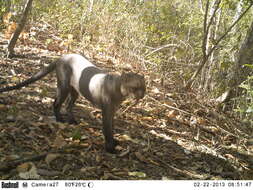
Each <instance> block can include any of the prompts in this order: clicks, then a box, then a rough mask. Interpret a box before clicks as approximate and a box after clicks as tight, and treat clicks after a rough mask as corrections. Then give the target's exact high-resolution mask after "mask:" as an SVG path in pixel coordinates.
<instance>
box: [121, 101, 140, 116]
mask: <svg viewBox="0 0 253 190" xmlns="http://www.w3.org/2000/svg"><path fill="white" fill-rule="evenodd" d="M137 104H138V101H135V102H134V103H133V104H131V105H129V106H128V107H127V108H126V109H125V110H124V111H122V112H121V114H124V113H125V112H126V111H128V110H129V109H130V108H131V107H134V106H136V105H137Z"/></svg>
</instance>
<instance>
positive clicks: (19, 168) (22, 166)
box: [17, 162, 32, 173]
mask: <svg viewBox="0 0 253 190" xmlns="http://www.w3.org/2000/svg"><path fill="white" fill-rule="evenodd" d="M31 167H32V165H31V164H30V163H29V162H26V163H23V164H20V165H18V166H17V171H18V172H19V173H22V172H27V171H29V170H30V169H31Z"/></svg>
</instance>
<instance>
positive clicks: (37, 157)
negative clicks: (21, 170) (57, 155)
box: [0, 153, 48, 171]
mask: <svg viewBox="0 0 253 190" xmlns="http://www.w3.org/2000/svg"><path fill="white" fill-rule="evenodd" d="M47 154H48V153H42V154H39V155H35V156H32V157H29V158H23V159H18V160H13V161H9V162H7V163H2V164H1V166H0V171H9V170H11V169H14V168H16V167H17V166H18V165H20V164H22V163H24V162H30V161H38V160H42V159H44V158H45V157H46V156H47Z"/></svg>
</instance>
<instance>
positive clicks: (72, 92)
mask: <svg viewBox="0 0 253 190" xmlns="http://www.w3.org/2000/svg"><path fill="white" fill-rule="evenodd" d="M77 98H78V92H77V91H76V90H75V89H74V88H73V87H71V89H70V95H69V98H68V99H67V115H68V123H70V124H77V122H76V120H75V118H74V115H73V112H72V110H73V106H74V104H75V101H76V99H77Z"/></svg>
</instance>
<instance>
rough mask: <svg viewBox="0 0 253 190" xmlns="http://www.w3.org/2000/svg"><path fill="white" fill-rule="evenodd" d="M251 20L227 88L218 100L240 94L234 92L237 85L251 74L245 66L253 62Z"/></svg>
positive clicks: (222, 100)
mask: <svg viewBox="0 0 253 190" xmlns="http://www.w3.org/2000/svg"><path fill="white" fill-rule="evenodd" d="M252 52H253V21H252V23H251V26H250V28H249V29H248V32H247V35H246V37H245V40H244V42H243V43H242V45H241V48H240V50H239V53H238V57H237V60H236V63H235V65H234V67H233V70H232V73H231V77H230V79H229V82H228V90H227V91H226V92H225V93H223V94H222V95H221V96H220V97H219V98H217V101H218V102H227V101H229V100H230V99H231V98H233V97H236V96H238V95H240V94H238V93H236V91H237V89H238V86H239V85H240V84H241V83H242V82H243V81H245V80H246V79H247V78H248V76H250V75H251V74H252V69H251V68H249V67H247V66H245V65H246V64H248V65H252V63H253V53H252Z"/></svg>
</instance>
